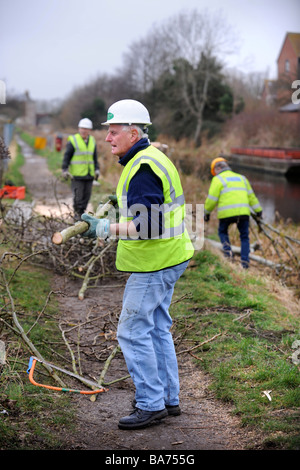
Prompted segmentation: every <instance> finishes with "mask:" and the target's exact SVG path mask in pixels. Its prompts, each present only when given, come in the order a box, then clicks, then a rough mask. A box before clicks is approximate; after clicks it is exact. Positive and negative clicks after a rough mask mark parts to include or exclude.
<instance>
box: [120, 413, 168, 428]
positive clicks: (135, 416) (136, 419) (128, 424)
mask: <svg viewBox="0 0 300 470" xmlns="http://www.w3.org/2000/svg"><path fill="white" fill-rule="evenodd" d="M167 415H168V412H167V410H166V408H164V409H163V410H160V411H145V410H140V409H139V408H135V409H134V411H133V412H132V413H131V414H130V415H129V416H125V417H124V418H121V419H120V421H119V424H118V426H119V428H120V429H140V428H145V427H147V426H149V425H150V424H151V423H153V421H155V420H160V419H162V418H165V417H166V416H167Z"/></svg>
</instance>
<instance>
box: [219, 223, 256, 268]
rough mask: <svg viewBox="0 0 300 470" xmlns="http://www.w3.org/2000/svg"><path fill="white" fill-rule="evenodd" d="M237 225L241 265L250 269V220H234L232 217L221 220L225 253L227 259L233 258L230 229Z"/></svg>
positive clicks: (220, 227) (220, 235)
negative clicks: (234, 224)
mask: <svg viewBox="0 0 300 470" xmlns="http://www.w3.org/2000/svg"><path fill="white" fill-rule="evenodd" d="M234 222H235V223H236V224H237V228H238V231H239V233H240V241H241V264H242V267H243V268H248V267H249V253H250V242H249V218H239V217H237V218H236V220H234V219H233V218H232V217H230V218H228V219H219V229H218V233H219V237H220V240H221V243H222V245H223V253H224V255H225V256H226V257H232V251H231V245H230V240H229V236H228V228H229V226H230V225H231V224H232V223H234Z"/></svg>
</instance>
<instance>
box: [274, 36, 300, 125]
mask: <svg viewBox="0 0 300 470" xmlns="http://www.w3.org/2000/svg"><path fill="white" fill-rule="evenodd" d="M295 80H300V33H287V34H286V36H285V39H284V42H283V45H282V48H281V51H280V53H279V56H278V59H277V86H276V88H277V96H276V102H277V104H278V105H280V108H279V111H280V112H281V113H284V114H285V118H286V119H287V120H289V121H290V123H291V125H292V124H293V123H294V124H296V125H297V126H298V127H300V103H293V102H292V99H291V97H292V94H293V91H294V89H293V88H292V83H293V82H294V81H295Z"/></svg>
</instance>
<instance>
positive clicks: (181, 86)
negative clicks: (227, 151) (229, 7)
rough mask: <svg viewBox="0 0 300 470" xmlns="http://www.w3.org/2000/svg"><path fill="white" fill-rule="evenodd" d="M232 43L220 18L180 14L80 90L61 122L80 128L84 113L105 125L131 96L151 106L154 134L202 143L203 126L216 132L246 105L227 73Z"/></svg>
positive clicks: (154, 29)
mask: <svg viewBox="0 0 300 470" xmlns="http://www.w3.org/2000/svg"><path fill="white" fill-rule="evenodd" d="M234 47H235V39H234V38H233V34H232V32H231V30H230V28H229V26H228V25H226V22H225V21H224V19H223V18H222V17H220V16H218V17H217V16H209V15H208V14H207V13H206V12H204V13H201V12H199V11H198V10H192V11H190V12H181V13H179V14H177V15H175V16H173V17H171V18H169V19H168V20H167V21H165V22H164V23H162V24H159V25H154V26H153V27H152V28H151V31H150V32H149V33H148V34H147V35H146V36H145V37H144V38H142V39H140V40H138V41H135V42H134V43H133V44H131V46H130V47H129V48H128V51H127V52H126V53H125V54H124V56H123V65H122V66H121V67H120V68H119V69H118V70H117V72H116V73H115V74H114V75H113V76H109V75H107V74H103V75H100V76H99V77H98V78H97V79H95V80H94V81H93V82H91V83H89V84H87V85H84V86H82V87H80V88H78V89H76V90H75V91H74V92H73V93H72V94H71V95H70V96H69V97H68V99H66V100H65V102H64V104H63V106H62V109H61V112H60V120H61V123H62V125H63V126H68V125H72V126H76V125H77V123H78V120H79V119H80V118H81V117H89V118H90V119H91V120H92V121H93V123H94V126H95V128H101V122H103V121H104V120H106V111H107V108H108V107H109V105H110V104H112V103H113V102H114V101H117V100H119V99H124V98H132V99H137V100H139V101H141V102H143V103H144V104H145V105H146V106H147V107H148V109H149V111H150V115H151V119H152V122H153V126H151V129H149V130H150V132H152V136H151V137H152V138H154V137H155V135H157V134H166V135H169V136H171V137H174V138H176V139H177V138H184V137H187V138H190V139H192V140H194V142H195V143H196V144H197V145H199V144H200V141H201V133H202V132H203V131H204V130H206V131H207V132H208V134H209V135H213V134H214V133H216V132H217V131H218V129H219V127H220V125H221V124H222V123H223V122H224V120H225V119H226V118H227V117H228V116H230V115H232V113H236V112H239V111H241V110H242V109H243V104H244V103H243V100H242V99H240V101H239V103H238V105H236V103H235V97H234V92H233V90H232V88H231V86H230V85H229V84H228V82H227V81H226V79H225V76H224V73H223V68H224V58H225V56H226V55H227V54H229V53H230V52H232V51H233V49H234Z"/></svg>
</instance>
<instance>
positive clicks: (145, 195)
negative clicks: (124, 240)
mask: <svg viewBox="0 0 300 470" xmlns="http://www.w3.org/2000/svg"><path fill="white" fill-rule="evenodd" d="M147 147H149V141H148V139H146V138H144V139H141V140H139V141H138V142H137V143H136V144H134V145H133V147H131V149H130V150H129V151H128V152H127V153H126V155H124V156H123V157H122V158H120V160H119V163H120V164H121V165H123V166H125V165H126V164H127V163H128V162H129V161H130V160H131V159H132V158H133V157H134V156H135V155H136V154H137V152H139V151H140V150H145V149H147ZM145 154H147V152H145ZM163 203H164V194H163V186H162V182H161V179H160V178H159V177H158V176H156V174H155V173H154V172H153V171H152V169H151V167H150V165H148V164H142V165H141V166H140V168H139V170H138V171H137V173H136V174H135V175H134V177H133V178H132V179H131V181H130V184H129V187H128V193H127V207H128V209H130V208H131V207H132V206H134V205H135V204H136V205H142V206H143V207H144V208H145V210H141V211H138V210H136V208H137V206H136V208H134V209H132V215H133V220H134V222H135V225H136V229H137V231H138V232H139V236H140V237H139V238H141V239H147V238H153V237H157V236H158V235H161V234H162V233H163V217H162V213H161V212H160V211H159V210H158V207H159V206H161V205H162V204H163ZM153 205H155V206H153ZM151 207H152V210H151Z"/></svg>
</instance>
